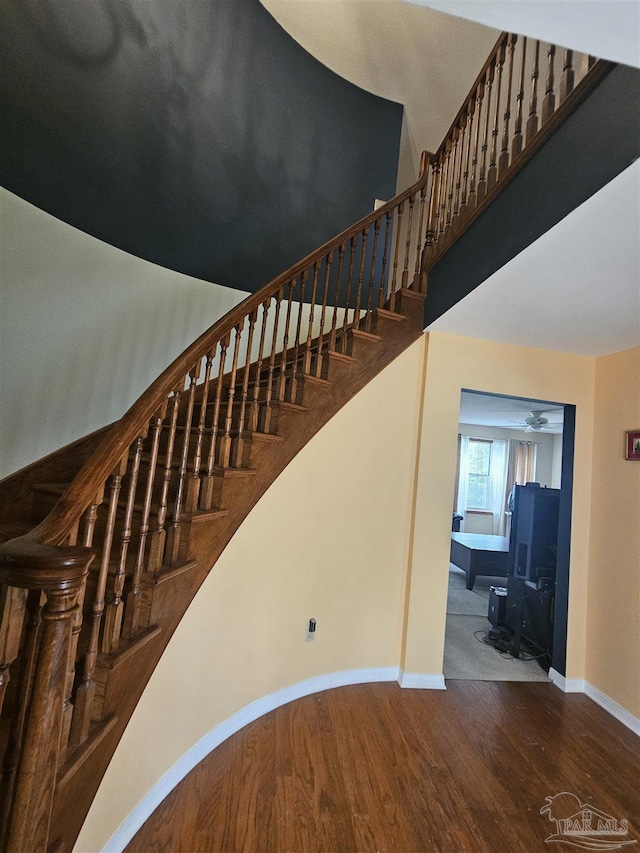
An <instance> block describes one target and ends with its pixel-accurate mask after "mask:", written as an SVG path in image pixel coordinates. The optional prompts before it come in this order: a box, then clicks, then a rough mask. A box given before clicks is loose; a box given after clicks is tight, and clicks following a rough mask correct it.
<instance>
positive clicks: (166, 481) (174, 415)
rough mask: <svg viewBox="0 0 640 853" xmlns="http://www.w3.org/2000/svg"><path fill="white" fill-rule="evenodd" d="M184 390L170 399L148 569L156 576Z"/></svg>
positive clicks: (159, 561) (161, 554)
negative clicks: (162, 466)
mask: <svg viewBox="0 0 640 853" xmlns="http://www.w3.org/2000/svg"><path fill="white" fill-rule="evenodd" d="M181 396H182V388H176V389H175V390H174V391H173V392H172V395H171V398H170V402H171V405H170V409H171V416H170V419H169V434H168V436H167V445H166V450H165V462H164V470H163V475H162V488H161V492H160V504H159V507H158V520H157V526H156V529H155V530H154V531H153V533H152V534H151V543H150V546H149V560H148V565H147V569H148V571H149V573H150V574H155V573H156V572H157V570H158V569H159V568H160V566H161V565H162V563H163V562H164V545H165V539H166V531H165V521H166V518H167V507H168V503H169V485H170V482H171V476H172V473H173V448H174V445H175V437H176V430H177V425H178V409H179V406H180V398H181Z"/></svg>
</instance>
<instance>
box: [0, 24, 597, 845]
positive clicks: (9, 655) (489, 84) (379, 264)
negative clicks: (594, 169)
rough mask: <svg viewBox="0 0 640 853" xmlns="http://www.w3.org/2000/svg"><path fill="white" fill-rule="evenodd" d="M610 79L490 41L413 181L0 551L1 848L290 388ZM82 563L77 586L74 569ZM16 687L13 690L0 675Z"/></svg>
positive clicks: (183, 380)
mask: <svg viewBox="0 0 640 853" xmlns="http://www.w3.org/2000/svg"><path fill="white" fill-rule="evenodd" d="M611 67H612V66H611V65H610V64H609V63H603V62H596V61H595V60H594V59H593V58H591V57H587V56H582V55H578V54H574V53H573V52H572V51H569V50H562V51H558V50H557V49H556V47H555V46H554V45H545V44H541V43H540V42H539V41H534V42H531V41H527V39H524V38H519V37H518V36H516V35H512V34H508V33H504V34H503V35H501V36H500V38H499V40H498V42H497V44H496V46H495V47H494V49H493V51H492V53H491V55H490V56H489V58H488V60H487V62H486V63H485V65H484V67H483V69H482V71H481V72H480V74H479V76H478V78H477V80H476V82H475V83H474V85H473V87H472V89H471V92H470V93H469V95H468V97H467V99H466V100H465V102H464V104H463V105H462V107H461V109H460V111H459V112H458V115H457V116H456V118H455V120H454V122H453V124H452V126H451V128H450V130H449V132H448V133H447V135H446V137H445V139H444V141H443V142H442V144H441V145H440V147H439V148H438V150H437V152H436V153H435V155H423V159H422V164H421V172H420V177H419V179H418V181H417V182H416V183H415V184H414V185H413V186H412V187H410V188H409V189H407V190H405V191H404V192H402V193H400V194H399V195H398V196H396V197H395V198H394V199H393V200H392V201H390V202H389V203H388V204H386V205H384V207H382V208H380V209H379V210H378V211H376V212H374V213H372V214H370V215H368V216H367V217H365V218H364V219H362V220H361V221H360V222H358V223H356V224H355V225H353V226H352V227H351V228H348V229H347V230H346V231H343V232H342V233H341V234H339V235H338V236H337V237H336V238H335V239H333V240H331V241H329V242H328V243H326V244H325V245H324V246H322V247H320V248H319V249H318V250H316V251H315V252H313V253H312V254H310V255H309V256H308V257H307V258H305V259H304V260H302V261H300V262H299V263H298V264H296V265H294V266H293V267H291V268H290V269H289V270H287V271H286V272H284V273H283V274H282V275H280V276H278V277H277V278H276V279H274V280H273V281H272V282H270V283H269V284H268V285H266V286H265V287H264V288H263V289H262V290H260V291H259V292H257V293H255V294H252V295H251V296H249V297H248V298H247V299H246V300H245V301H244V302H242V303H241V304H240V305H238V306H236V307H235V308H234V309H233V310H232V311H230V312H229V313H228V314H227V315H226V316H225V317H223V318H222V319H221V320H219V321H218V322H216V323H215V324H214V325H213V326H212V327H211V328H210V329H209V330H208V331H207V332H205V333H204V334H203V335H202V336H201V337H200V338H198V340H196V341H195V342H194V343H193V344H192V345H191V346H189V347H188V348H187V349H186V350H185V352H184V353H183V354H182V355H181V356H179V358H177V359H176V360H175V361H174V362H173V364H172V365H170V367H168V368H167V370H165V372H164V373H163V374H162V375H161V376H160V377H159V378H158V379H157V380H156V381H155V382H154V383H153V384H152V385H151V386H150V388H149V389H148V390H147V391H146V392H145V393H144V394H143V395H142V396H141V397H140V399H139V400H138V401H137V402H136V403H135V404H134V405H133V406H132V408H131V409H130V410H129V411H128V412H127V413H126V414H125V415H124V416H123V417H122V419H121V420H120V421H119V422H118V423H117V424H116V425H115V426H114V427H113V429H112V430H111V432H110V433H109V434H108V435H107V436H106V438H105V439H104V441H103V442H102V444H101V445H100V446H99V447H98V448H97V450H96V451H95V453H94V454H93V456H92V457H91V458H90V459H89V460H88V462H87V463H86V464H85V465H84V466H83V467H82V469H81V470H80V472H79V473H78V475H77V476H76V477H75V479H74V480H73V482H72V483H71V485H70V486H69V487H68V488H67V489H66V490H65V491H64V493H63V494H62V495H61V496H59V498H58V497H57V495H56V492H55V489H54V488H52V489H50V492H49V498H50V500H51V502H52V504H53V505H52V508H51V509H50V511H49V512H48V514H46V511H45V517H43V519H42V521H41V522H40V523H39V524H38V526H37V527H35V528H34V529H33V530H32V531H31V533H29V534H28V535H27V536H24V537H21V538H20V539H15V540H12V541H11V542H8V543H7V544H6V545H4V546H2V547H0V583H1V584H2V586H0V710H2V720H1V722H2V726H0V735H2V737H1V739H0V748H2V749H3V751H4V762H3V771H2V785H1V788H0V790H1V793H0V834H2V837H3V838H4V841H3V847H2V849H3V850H7V851H17V850H36V849H37V850H44V849H46V847H47V844H48V833H49V828H48V827H49V819H50V815H51V810H52V804H53V797H54V791H55V782H56V776H57V774H58V772H59V770H60V768H61V767H62V766H63V765H64V763H65V761H66V762H69V761H72V760H73V756H74V754H75V753H76V751H77V750H78V749H80V748H81V747H82V745H83V744H84V743H85V742H86V741H87V738H88V737H89V733H90V731H91V728H92V726H95V725H96V724H99V723H100V720H101V719H102V716H101V715H102V710H101V708H102V706H101V693H100V689H99V684H98V681H97V663H98V661H99V659H100V655H110V654H112V653H114V652H116V651H117V650H118V648H119V647H121V646H122V644H124V643H126V642H128V641H130V640H132V639H134V638H136V636H138V635H139V634H140V632H143V631H145V630H146V629H147V628H148V627H149V618H150V617H149V603H148V600H147V599H146V598H145V595H146V593H145V583H146V586H147V587H148V586H149V579H151V580H152V581H153V579H154V578H157V576H158V575H159V574H160V573H161V572H162V571H165V570H166V569H167V568H171V567H175V566H180V564H181V561H184V560H185V559H187V558H188V553H187V545H188V543H187V542H186V541H185V537H184V533H183V528H184V524H183V522H185V521H187V520H188V519H189V518H191V517H192V516H193V515H194V514H197V513H207V512H209V513H215V512H216V509H217V500H216V496H217V492H216V489H217V485H216V483H217V482H218V480H217V478H219V477H220V476H221V473H224V471H225V470H227V469H229V468H240V467H243V465H245V464H246V459H247V453H248V450H249V449H250V445H251V440H252V437H253V436H258V435H259V434H263V435H268V434H270V433H272V432H274V425H273V424H274V420H273V419H274V417H276V416H277V410H278V406H282V405H283V406H287V405H288V406H296V405H297V401H298V399H299V395H298V389H299V388H300V387H301V383H303V382H304V381H305V378H308V377H312V378H315V379H316V380H319V379H320V380H321V379H322V378H323V376H324V375H325V371H326V366H327V364H328V361H329V358H330V357H335V356H336V354H338V357H339V356H340V354H343V356H344V355H347V354H348V348H349V342H350V340H351V339H352V338H353V336H354V335H357V334H360V335H367V334H368V333H370V332H371V331H372V323H374V317H375V312H376V311H379V312H382V313H384V312H385V311H386V312H387V313H389V312H393V311H394V308H395V305H396V298H397V294H399V293H401V292H402V291H403V290H404V291H406V290H407V289H409V288H410V289H412V290H414V291H419V292H424V289H425V286H426V274H427V272H428V270H429V269H430V268H431V267H432V266H433V265H434V264H435V263H436V262H437V260H438V259H439V258H440V257H442V255H443V253H444V252H445V251H446V250H447V248H449V247H450V246H451V244H452V243H453V242H454V241H455V240H456V239H457V238H458V236H459V235H460V234H461V233H462V231H463V230H464V229H465V228H466V227H468V225H469V224H470V223H471V222H473V220H474V219H475V218H476V217H477V216H478V215H479V213H480V212H481V211H482V210H483V208H484V207H485V206H486V205H487V204H489V203H490V202H491V200H492V199H493V198H494V197H495V195H496V194H497V193H498V192H499V191H500V190H501V188H502V187H503V186H504V185H505V184H506V183H507V182H508V181H509V180H510V178H511V177H512V176H513V175H514V174H515V172H516V171H517V170H518V169H519V168H520V166H521V165H522V164H523V163H524V162H525V161H526V159H527V158H528V157H530V156H531V154H532V152H533V151H535V149H536V148H537V147H539V145H541V144H542V142H544V140H545V139H546V138H548V136H549V134H550V133H551V132H552V130H553V129H554V127H556V126H557V125H558V123H559V122H560V121H562V118H563V115H565V114H566V113H567V112H568V111H569V110H571V109H573V107H574V105H575V104H576V103H577V102H578V101H579V99H580V97H582V96H584V95H585V94H586V93H587V92H588V91H589V89H590V88H591V87H592V86H594V85H595V84H596V83H597V82H598V80H599V79H600V77H601V76H602V75H603V74H604V73H606V72H607V71H608V70H609V69H610V68H611ZM92 561H93V565H92V567H91V573H90V574H89V566H90V564H91V563H92ZM12 675H13V676H15V677H12V678H11V681H10V676H12Z"/></svg>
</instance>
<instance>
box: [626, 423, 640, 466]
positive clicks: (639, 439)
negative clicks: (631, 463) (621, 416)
mask: <svg viewBox="0 0 640 853" xmlns="http://www.w3.org/2000/svg"><path fill="white" fill-rule="evenodd" d="M626 437H627V440H626V444H625V449H626V454H625V456H626V458H627V459H636V460H640V429H633V430H628V431H627V433H626Z"/></svg>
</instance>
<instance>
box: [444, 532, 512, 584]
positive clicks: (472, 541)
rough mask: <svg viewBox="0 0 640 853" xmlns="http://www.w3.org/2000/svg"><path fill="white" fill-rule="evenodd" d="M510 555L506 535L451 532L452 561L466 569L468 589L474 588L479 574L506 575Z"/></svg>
mask: <svg viewBox="0 0 640 853" xmlns="http://www.w3.org/2000/svg"><path fill="white" fill-rule="evenodd" d="M508 557H509V540H508V539H507V537H506V536H490V535H485V534H483V533H452V534H451V562H452V563H453V564H454V565H455V566H458V567H459V568H461V569H463V570H464V572H465V574H466V576H467V589H473V584H474V583H475V579H476V578H477V577H478V575H488V576H490V577H506V576H507V561H508Z"/></svg>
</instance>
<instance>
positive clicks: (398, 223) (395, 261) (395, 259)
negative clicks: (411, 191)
mask: <svg viewBox="0 0 640 853" xmlns="http://www.w3.org/2000/svg"><path fill="white" fill-rule="evenodd" d="M403 212H404V201H401V202H400V204H399V206H398V207H397V208H396V239H395V245H394V248H393V274H392V276H391V291H390V293H389V297H390V298H391V297H392V296H393V294H394V293H395V292H396V290H397V288H398V252H399V250H400V232H401V231H402V215H403Z"/></svg>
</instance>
